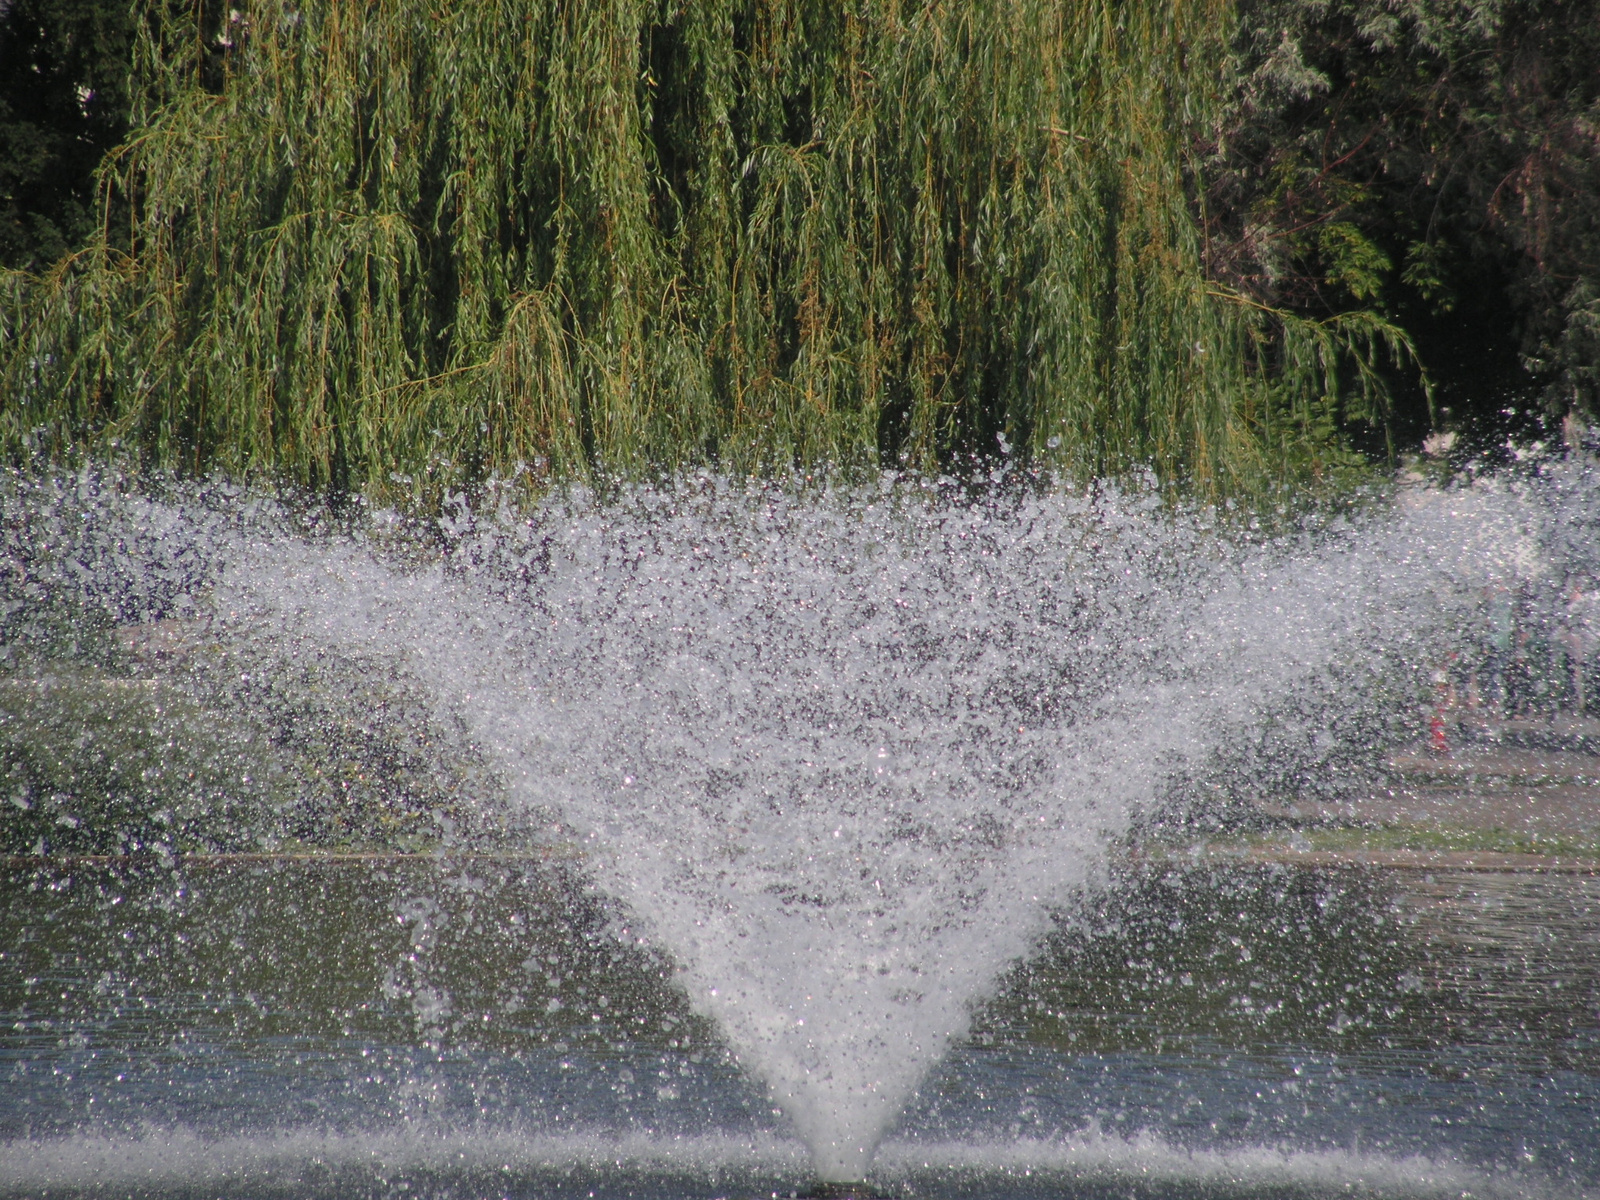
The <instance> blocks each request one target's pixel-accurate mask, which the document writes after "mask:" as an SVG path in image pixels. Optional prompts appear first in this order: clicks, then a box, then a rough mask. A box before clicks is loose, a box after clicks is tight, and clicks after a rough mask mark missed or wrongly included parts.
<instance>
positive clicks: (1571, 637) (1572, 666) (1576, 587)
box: [1562, 576, 1600, 716]
mask: <svg viewBox="0 0 1600 1200" xmlns="http://www.w3.org/2000/svg"><path fill="white" fill-rule="evenodd" d="M1564 625H1565V627H1564V628H1563V630H1562V640H1563V641H1564V642H1565V643H1566V652H1567V667H1568V669H1569V670H1570V671H1571V673H1572V695H1573V707H1574V709H1575V710H1576V711H1577V712H1578V714H1579V715H1580V716H1581V715H1583V714H1584V713H1585V712H1586V711H1587V708H1588V697H1589V693H1590V691H1591V690H1592V689H1591V688H1590V686H1589V685H1590V683H1591V682H1592V681H1591V679H1590V678H1589V676H1590V674H1591V673H1592V671H1593V669H1594V664H1595V659H1596V651H1597V650H1600V589H1597V588H1596V585H1595V582H1594V580H1592V579H1587V578H1585V577H1583V576H1579V577H1578V578H1577V579H1575V580H1573V583H1572V588H1571V590H1570V591H1568V593H1567V612H1566V620H1565V623H1564Z"/></svg>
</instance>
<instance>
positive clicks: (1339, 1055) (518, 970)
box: [0, 857, 1600, 1195]
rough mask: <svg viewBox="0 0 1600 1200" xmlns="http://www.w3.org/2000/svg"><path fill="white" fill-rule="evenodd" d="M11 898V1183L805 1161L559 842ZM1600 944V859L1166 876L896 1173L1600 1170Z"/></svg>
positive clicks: (1070, 950)
mask: <svg viewBox="0 0 1600 1200" xmlns="http://www.w3.org/2000/svg"><path fill="white" fill-rule="evenodd" d="M0 888H3V899H0V1029H3V1030H4V1032H3V1034H0V1078H3V1080H4V1085H3V1087H0V1139H3V1141H0V1188H3V1189H4V1190H5V1191H7V1192H9V1193H23V1194H32V1193H34V1192H35V1191H37V1190H38V1189H39V1188H40V1187H42V1186H44V1185H45V1184H52V1185H55V1186H53V1187H52V1188H51V1190H52V1193H56V1192H59V1191H60V1190H61V1188H63V1187H65V1188H67V1189H69V1190H70V1189H71V1188H72V1187H74V1186H77V1187H82V1188H88V1189H90V1190H95V1189H96V1188H100V1189H103V1190H106V1191H108V1192H112V1193H117V1194H123V1193H126V1192H127V1191H128V1190H129V1189H135V1188H137V1187H142V1186H147V1187H153V1188H155V1189H156V1190H158V1191H165V1192H178V1193H182V1192H185V1191H191V1190H192V1191H197V1192H207V1189H211V1190H213V1191H214V1190H215V1189H216V1188H217V1187H218V1186H220V1185H221V1184H223V1183H226V1184H227V1188H228V1190H230V1191H235V1190H238V1189H240V1188H245V1189H246V1190H255V1191H260V1192H272V1191H273V1190H274V1189H278V1190H283V1191H286V1192H289V1193H296V1192H299V1191H304V1190H307V1189H309V1190H311V1191H321V1192H327V1193H329V1194H341V1195H343V1194H362V1195H364V1194H403V1193H404V1189H406V1188H411V1189H413V1193H414V1194H416V1193H420V1194H462V1195H476V1194H486V1193H485V1189H488V1190H489V1191H493V1192H494V1194H502V1193H504V1194H521V1195H551V1194H574V1195H587V1194H588V1193H589V1192H590V1191H595V1192H596V1194H598V1195H604V1194H616V1195H623V1194H638V1195H644V1194H659V1195H699V1194H709V1193H707V1192H706V1188H707V1187H714V1186H721V1187H723V1188H732V1189H734V1190H743V1191H759V1190H762V1189H766V1190H768V1191H770V1190H784V1191H786V1190H787V1189H788V1188H790V1187H794V1186H796V1185H799V1184H803V1181H804V1180H805V1177H806V1174H807V1171H806V1155H805V1154H804V1152H803V1151H802V1150H801V1149H800V1148H799V1147H798V1145H797V1144H795V1143H793V1142H792V1141H791V1139H790V1134H789V1131H788V1129H787V1127H786V1126H785V1124H784V1123H783V1120H782V1118H781V1117H780V1116H778V1115H776V1114H775V1112H774V1110H773V1109H772V1107H771V1106H770V1105H769V1104H768V1103H767V1102H766V1101H765V1099H764V1098H763V1097H762V1095H761V1094H760V1093H759V1092H758V1091H756V1090H755V1089H754V1088H753V1087H752V1086H751V1085H750V1084H749V1083H748V1082H747V1081H746V1077H745V1076H744V1075H743V1074H742V1073H741V1072H740V1071H739V1070H738V1069H737V1067H736V1066H735V1065H734V1064H733V1063H732V1062H731V1060H730V1058H729V1056H728V1053H727V1051H726V1049H725V1048H724V1047H723V1046H722V1045H721V1043H720V1042H719V1041H718V1040H717V1037H716V1034H715V1032H714V1030H713V1029H712V1028H711V1027H710V1026H708V1025H707V1024H706V1023H705V1022H703V1021H702V1020H700V1019H699V1018H697V1017H694V1016H692V1015H691V1014H690V1013H689V1012H688V1011H687V1006H686V1004H685V1002H684V1000H683V999H682V997H681V995H680V994H679V993H678V992H677V991H676V990H674V989H673V988H672V987H670V986H669V985H668V984H667V982H666V980H667V978H668V977H669V974H670V969H669V967H668V964H666V963H664V962H663V961H661V960H660V959H658V958H656V957H653V956H651V955H650V954H647V953H644V952H641V951H639V950H638V949H637V948H636V947H635V946H633V945H632V940H631V938H630V936H629V935H628V934H627V933H626V932H625V926H624V925H623V924H622V923H621V922H620V921H617V920H612V919H611V917H612V915H613V914H611V913H609V912H608V911H607V910H606V908H605V907H604V905H603V903H602V902H600V901H597V900H594V899H593V898H592V897H588V896H587V895H586V894H585V893H584V892H583V885H582V884H581V882H580V881H578V880H577V879H575V878H574V877H572V876H571V875H570V873H569V872H568V871H567V870H566V869H565V868H564V866H563V865H562V864H561V863H552V862H547V861H546V862H541V861H532V862H530V861H522V860H512V859H493V858H481V857H480V858H463V859H459V860H453V861H447V860H443V859H433V860H430V859H420V860H419V859H402V858H394V859H378V860H371V861H356V862H331V861H323V862H316V861H304V860H280V861H266V862H261V861H258V862H250V861H243V862H240V861H233V862H228V861H213V862H211V863H209V864H206V863H191V864H187V865H183V866H180V867H179V868H178V869H177V870H171V869H163V868H161V867H159V866H158V865H156V864H155V863H154V862H152V863H151V864H150V865H148V866H147V867H130V866H128V865H126V863H123V864H122V865H118V864H115V863H98V864H96V863H80V864H77V865H75V866H73V867H71V868H64V867H62V866H60V865H56V866H53V867H50V868H48V869H46V868H39V867H36V866H23V867H12V868H11V869H10V870H9V871H8V873H7V874H6V876H5V878H4V880H3V882H0ZM1597 938H1600V879H1597V878H1595V877H1594V876H1589V875H1556V874H1526V873H1524V874H1510V873H1507V874H1493V873H1454V874H1449V873H1442V872H1441V873H1436V874H1434V875H1423V874H1420V873H1416V874H1413V873H1403V872H1391V873H1381V872H1373V873H1363V872H1357V871H1349V870H1340V871H1310V870H1296V869H1289V868H1283V867H1262V868H1249V869H1240V868H1231V869H1228V870H1225V871H1219V870H1215V869H1211V868H1201V867H1188V868H1183V869H1177V868H1169V867H1158V868H1148V867H1147V868H1141V869H1139V870H1137V871H1132V872H1130V873H1129V874H1128V875H1127V876H1125V877H1124V878H1123V879H1122V881H1121V883H1120V885H1119V886H1118V887H1116V888H1113V889H1112V890H1110V891H1109V892H1107V893H1106V894H1105V895H1104V896H1102V897H1101V898H1100V899H1099V900H1098V901H1096V902H1094V904H1093V905H1092V906H1091V907H1090V908H1088V909H1085V910H1083V911H1080V912H1078V913H1077V914H1076V915H1075V916H1071V917H1067V916H1063V918H1062V920H1061V922H1060V925H1059V929H1058V932H1057V934H1056V936H1055V937H1054V938H1053V939H1052V941H1051V943H1050V945H1049V946H1048V947H1047V949H1046V950H1045V952H1043V953H1042V954H1041V955H1039V956H1038V957H1036V958H1035V960H1034V961H1032V962H1031V963H1030V964H1028V965H1027V966H1026V967H1024V968H1020V969H1018V970H1017V971H1016V972H1014V973H1013V975H1012V976H1011V978H1010V979H1009V980H1008V981H1007V982H1006V986H1005V988H1004V990H1003V993H1002V994H1001V995H1000V996H999V997H998V998H997V999H996V1000H994V1001H992V1002H991V1003H990V1004H989V1006H988V1007H987V1008H986V1009H985V1010H984V1012H983V1013H982V1014H980V1017H979V1019H978V1021H977V1022H976V1023H975V1025H974V1032H973V1034H972V1037H971V1039H970V1040H969V1042H968V1043H967V1044H966V1045H964V1046H963V1047H961V1048H959V1049H958V1050H957V1051H956V1052H955V1053H953V1054H952V1055H951V1056H950V1057H949V1058H948V1059H947V1061H946V1062H945V1063H944V1064H943V1065H942V1066H941V1068H940V1069H939V1071H938V1072H937V1073H936V1074H935V1075H934V1076H933V1077H932V1078H931V1079H930V1080H929V1081H928V1083H927V1084H926V1086H925V1087H924V1088H923V1090H922V1093H921V1095H920V1097H919V1098H918V1100H917V1101H916V1102H915V1103H914V1104H913V1105H912V1106H911V1108H910V1109H909V1110H908V1111H907V1113H906V1114H905V1116H904V1118H903V1120H902V1122H901V1125H900V1127H899V1129H898V1131H897V1132H896V1133H895V1134H894V1135H893V1136H892V1138H891V1141H890V1143H889V1144H888V1145H886V1146H885V1149H884V1151H883V1154H882V1158H881V1160H880V1164H879V1172H880V1174H881V1175H882V1177H883V1178H884V1179H886V1180H888V1181H889V1182H890V1183H892V1184H896V1186H904V1187H907V1188H910V1189H912V1190H914V1191H915V1192H916V1193H918V1194H926V1195H958V1194H984V1195H1004V1194H1018V1195H1022V1194H1031V1193H1034V1192H1038V1193H1039V1194H1059V1193H1060V1189H1061V1188H1063V1187H1068V1185H1070V1187H1069V1188H1068V1190H1071V1191H1072V1192H1073V1193H1074V1194H1099V1193H1100V1192H1101V1191H1105V1192H1107V1194H1117V1195H1127V1194H1129V1190H1130V1189H1134V1190H1135V1191H1138V1192H1140V1193H1141V1194H1148V1195H1164V1194H1185V1195H1187V1194H1194V1193H1195V1192H1196V1191H1198V1190H1207V1189H1212V1188H1215V1189H1218V1190H1220V1191H1223V1192H1228V1191H1230V1190H1231V1191H1235V1192H1237V1191H1240V1190H1243V1191H1248V1192H1251V1193H1253V1194H1262V1193H1265V1194H1272V1193H1275V1192H1278V1191H1287V1192H1294V1193H1295V1194H1303V1193H1305V1192H1308V1191H1309V1192H1311V1193H1320V1192H1329V1193H1334V1192H1338V1193H1343V1192H1344V1191H1346V1190H1347V1189H1349V1188H1355V1189H1356V1190H1357V1191H1362V1190H1365V1191H1367V1192H1373V1193H1377V1194H1400V1193H1416V1194H1460V1193H1462V1192H1474V1193H1476V1194H1488V1193H1495V1192H1498V1193H1502V1194H1535V1193H1539V1192H1543V1191H1554V1192H1556V1193H1572V1192H1583V1191H1588V1190H1595V1189H1597V1188H1600V1139H1597V1138H1596V1137H1595V1136H1594V1132H1595V1128H1596V1120H1597V1118H1596V1114H1600V1011H1597V1005H1600V955H1597V954H1596V953H1595V952H1594V948H1595V945H1596V942H1597ZM896 1181H898V1183H896ZM208 1194H209V1193H208Z"/></svg>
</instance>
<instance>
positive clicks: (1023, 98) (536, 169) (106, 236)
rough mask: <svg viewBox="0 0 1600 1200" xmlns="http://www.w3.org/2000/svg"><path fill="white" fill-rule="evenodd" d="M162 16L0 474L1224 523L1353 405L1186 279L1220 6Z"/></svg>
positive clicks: (1200, 0)
mask: <svg viewBox="0 0 1600 1200" xmlns="http://www.w3.org/2000/svg"><path fill="white" fill-rule="evenodd" d="M158 15H159V18H160V19H159V20H157V19H155V15H153V14H152V13H149V12H147V13H145V17H144V19H143V20H142V23H141V29H142V31H143V32H142V33H141V35H140V39H139V42H138V49H137V58H136V64H135V80H134V86H135V89H136V95H137V96H138V97H139V99H138V102H137V106H136V111H135V114H134V122H133V127H134V132H133V134H132V135H131V136H130V138H129V140H128V141H127V142H126V143H125V144H124V145H123V146H122V147H121V148H120V149H119V150H117V151H116V152H115V153H114V154H113V155H111V156H110V157H109V158H108V159H107V161H106V163H105V165H104V166H103V167H102V174H101V179H102V186H103V191H104V194H105V197H106V203H105V213H106V218H105V221H104V222H103V227H102V229H101V231H100V233H99V235H98V236H97V237H95V238H94V239H93V240H92V241H91V243H90V244H89V245H88V246H87V247H86V248H84V249H83V250H81V251H80V252H78V253H76V254H74V255H71V256H69V257H67V258H66V259H64V260H63V261H61V262H60V263H58V264H57V265H56V266H55V267H54V268H53V269H52V270H50V271H49V272H47V273H45V274H44V275H41V276H23V275H20V274H12V275H8V276H6V277H5V280H4V287H5V295H4V298H3V301H0V321H3V322H4V324H5V327H4V329H3V331H0V332H3V334H4V337H5V342H6V348H5V349H4V350H3V351H0V354H3V355H4V359H3V364H0V366H3V372H4V377H3V387H4V396H5V403H4V415H3V417H0V441H3V444H4V445H5V447H6V448H7V450H8V451H9V452H10V453H11V454H12V455H13V456H15V455H17V454H20V453H23V452H24V449H23V448H27V452H30V453H52V454H62V453H73V452H77V451H81V450H82V449H83V448H85V447H95V446H100V447H106V446H111V445H118V446H122V447H125V448H134V449H136V450H137V452H138V453H139V454H141V455H142V456H143V457H144V458H145V459H146V461H149V462H151V463H155V464H161V465H166V466H172V467H179V468H182V469H190V470H213V469H221V470H224V471H227V472H231V473H236V474H242V475H249V474H260V473H270V474H273V475H276V476H279V477H286V478H289V479H292V480H294V481H297V482H299V483H301V484H304V485H307V486H313V487H324V486H326V487H334V488H367V489H369V490H374V491H378V492H383V491H385V490H388V489H390V488H392V487H393V486H395V483H394V481H400V482H401V483H404V482H405V481H406V480H407V478H408V477H410V476H412V475H414V474H415V473H416V472H417V471H418V470H419V468H420V467H422V466H423V465H424V464H425V463H429V462H432V463H434V464H439V463H446V464H449V465H450V469H451V470H453V471H455V472H456V473H457V474H458V475H461V476H473V475H477V476H482V475H486V474H489V473H509V472H512V471H513V470H515V469H517V467H518V465H519V464H523V465H527V464H532V465H534V467H535V469H536V471H542V472H548V473H552V474H557V475H560V474H574V473H591V472H593V473H608V474H610V473H620V474H630V473H637V472H639V471H644V470H662V469H665V470H671V469H675V468H678V467H681V466H684V465H686V464H688V463H694V462H710V463H714V464H717V465H718V466H720V467H721V468H722V469H725V470H729V471H738V472H744V471H761V470H771V469H787V468H790V467H792V466H794V465H797V464H799V465H806V464H822V463H827V464H833V465H841V464H872V463H881V464H884V465H895V466H907V467H911V468H913V469H937V468H940V467H942V466H948V464H950V463H951V462H952V461H967V460H970V459H971V457H972V456H974V455H982V454H986V453H992V452H993V451H994V450H995V449H996V447H997V446H1002V445H1005V446H1010V447H1013V448H1014V450H1015V452H1016V453H1019V454H1024V455H1028V456H1031V457H1032V459H1034V460H1035V461H1039V460H1044V461H1048V462H1050V463H1052V464H1054V465H1055V466H1057V467H1059V468H1061V469H1064V470H1067V471H1069V472H1071V473H1073V474H1075V475H1078V476H1080V477H1092V476H1099V475H1102V474H1106V473H1114V472H1117V471H1121V470H1125V469H1127V468H1128V467H1129V466H1131V465H1135V464H1139V465H1147V466H1149V467H1151V468H1153V469H1154V470H1155V471H1156V472H1157V473H1158V474H1159V475H1160V476H1161V477H1162V478H1164V479H1169V480H1188V481H1192V482H1193V483H1194V484H1195V485H1197V486H1198V487H1200V488H1201V489H1203V490H1206V491H1212V492H1215V491H1220V490H1232V489H1235V488H1239V487H1244V486H1250V485H1251V482H1252V481H1258V480H1260V479H1261V478H1264V477H1269V476H1272V475H1274V474H1275V473H1278V472H1280V471H1281V470H1282V469H1283V467H1284V465H1285V463H1287V462H1289V461H1290V460H1293V459H1295V456H1296V454H1299V455H1300V456H1301V459H1303V458H1304V453H1303V452H1304V450H1305V447H1306V446H1308V445H1314V444H1320V443H1318V437H1319V435H1318V434H1317V433H1316V421H1317V419H1318V418H1317V414H1318V413H1323V412H1326V411H1327V409H1328V405H1329V404H1330V403H1331V402H1333V401H1338V402H1340V403H1343V402H1344V400H1343V399H1341V397H1344V396H1345V395H1346V393H1349V394H1351V395H1355V397H1356V400H1357V402H1358V403H1359V402H1362V401H1361V397H1362V396H1366V397H1367V401H1366V402H1368V403H1370V402H1371V395H1372V392H1371V388H1370V386H1369V385H1370V383H1371V379H1369V378H1368V377H1367V375H1363V374H1361V373H1360V371H1359V370H1358V372H1357V375H1356V376H1355V377H1354V379H1355V383H1356V384H1357V385H1358V386H1357V387H1356V390H1355V392H1353V393H1352V392H1351V390H1350V388H1349V387H1343V386H1342V385H1341V378H1340V376H1341V364H1343V365H1344V373H1345V374H1347V375H1348V374H1349V371H1348V365H1349V363H1350V362H1351V361H1354V362H1356V363H1357V364H1358V366H1359V363H1360V362H1361V361H1362V360H1361V358H1360V356H1359V355H1358V356H1356V357H1355V359H1354V360H1352V358H1351V355H1350V354H1349V352H1348V349H1349V339H1348V338H1343V339H1342V340H1341V336H1338V335H1339V331H1337V330H1333V331H1330V330H1328V329H1322V328H1316V329H1312V328H1309V327H1308V328H1306V329H1303V330H1300V332H1299V333H1297V334H1294V336H1292V337H1290V338H1288V339H1287V340H1285V339H1284V338H1283V337H1281V336H1280V337H1278V338H1276V339H1275V340H1273V341H1272V344H1271V345H1270V346H1269V345H1268V343H1267V341H1265V340H1264V339H1263V336H1262V316H1261V314H1260V313H1259V312H1257V311H1256V310H1255V309H1253V308H1252V307H1251V306H1250V305H1249V304H1248V303H1245V302H1242V301H1241V299H1240V298H1239V297H1235V296H1233V295H1231V294H1227V293H1225V292H1223V291H1222V290H1220V289H1218V288H1217V287H1216V286H1214V285H1211V284H1208V283H1207V281H1206V278H1205V276H1204V272H1203V270H1202V267H1201V263H1202V258H1203V255H1202V247H1201V246H1200V244H1199V243H1200V237H1199V234H1198V232H1197V230H1198V225H1197V222H1196V220H1195V217H1194V214H1193V212H1192V211H1191V206H1190V201H1189V192H1188V191H1186V179H1185V171H1186V146H1187V145H1189V144H1190V140H1191V139H1192V137H1193V133H1194V130H1195V129H1196V128H1198V127H1200V126H1201V125H1202V124H1203V123H1204V122H1205V121H1207V120H1208V119H1209V114H1210V113H1211V111H1212V110H1213V108H1214V106H1215V104H1216V103H1217V98H1218V96H1219V94H1220V89H1221V87H1222V83H1223V79H1222V76H1223V72H1224V70H1225V63H1226V54H1227V42H1228V37H1229V34H1230V32H1231V28H1232V25H1231V10H1230V7H1229V3H1228V0H1053V2H1051V0H959V2H943V0H920V2H918V0H862V2H861V3H859V4H853V5H844V4H838V3H835V2H833V0H693V2H689V0H585V2H584V3H573V2H571V0H427V2H424V0H366V2H363V3H350V2H345V0H250V3H249V4H248V6H246V7H243V8H242V9H241V10H238V11H233V12H230V13H228V14H227V15H225V16H224V15H222V14H221V13H220V12H212V11H211V10H210V9H208V8H206V7H205V6H204V5H201V6H198V7H197V8H196V9H195V10H194V11H192V12H188V13H184V12H182V11H178V12H174V11H172V10H170V9H167V8H162V9H160V11H159V14H158ZM1190 190H1192V189H1190ZM1368 332H1369V334H1371V331H1368ZM1291 333H1294V331H1293V330H1291ZM1396 349H1397V347H1396V345H1395V344H1394V343H1393V340H1392V339H1390V338H1388V337H1387V336H1386V335H1385V334H1384V330H1382V329H1380V330H1378V331H1377V335H1374V336H1369V337H1368V340H1367V350H1368V354H1367V358H1368V359H1369V360H1370V359H1372V358H1373V356H1374V355H1376V354H1377V353H1379V351H1380V350H1386V351H1388V352H1394V351H1396ZM1372 378H1376V376H1375V375H1374V376H1372ZM1362 389H1365V390H1362ZM1323 440H1324V441H1326V439H1323Z"/></svg>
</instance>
